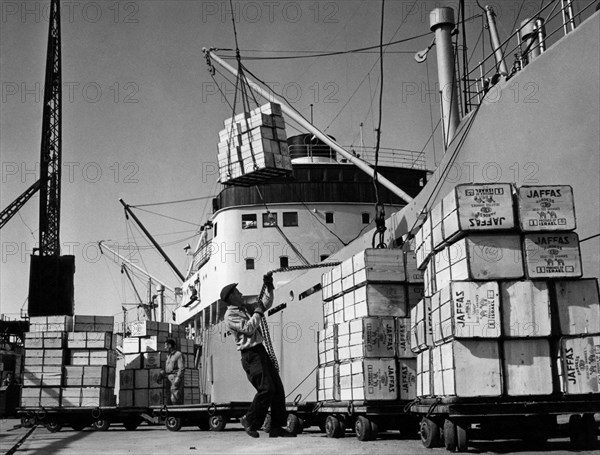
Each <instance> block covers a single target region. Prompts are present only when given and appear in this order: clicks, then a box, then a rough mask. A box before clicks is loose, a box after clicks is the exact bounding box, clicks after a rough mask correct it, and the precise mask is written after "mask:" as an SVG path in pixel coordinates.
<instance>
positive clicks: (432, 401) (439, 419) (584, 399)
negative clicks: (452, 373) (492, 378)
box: [410, 394, 600, 452]
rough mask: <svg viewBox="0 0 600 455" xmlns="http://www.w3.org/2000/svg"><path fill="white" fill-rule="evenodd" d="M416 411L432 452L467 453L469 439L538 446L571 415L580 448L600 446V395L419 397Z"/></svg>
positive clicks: (575, 442)
mask: <svg viewBox="0 0 600 455" xmlns="http://www.w3.org/2000/svg"><path fill="white" fill-rule="evenodd" d="M410 411H411V412H412V413H414V414H417V415H419V416H421V417H422V420H421V423H420V426H419V432H420V435H421V441H422V442H423V445H424V446H425V447H427V448H434V447H446V449H447V450H450V451H458V452H465V451H467V449H468V447H469V440H472V439H476V438H472V436H477V439H479V438H480V439H486V440H490V439H491V440H494V439H506V438H517V439H522V440H523V441H525V442H526V443H530V444H535V445H536V447H538V446H540V445H542V444H544V443H545V442H546V441H547V440H548V439H549V438H550V437H551V436H552V435H553V434H556V432H557V417H558V416H559V415H570V418H569V426H568V436H569V438H570V440H571V444H572V445H573V447H574V448H576V449H595V448H597V447H598V439H597V438H598V424H597V423H596V421H595V419H594V413H597V412H600V396H599V395H597V394H595V395H592V394H590V395H571V396H558V397H557V396H543V397H522V398H518V397H506V398H498V399H490V398H488V399H484V398H481V397H479V398H457V397H443V398H442V397H438V398H419V399H417V400H415V402H414V403H413V404H411V406H410Z"/></svg>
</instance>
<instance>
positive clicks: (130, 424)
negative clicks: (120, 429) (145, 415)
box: [123, 417, 142, 431]
mask: <svg viewBox="0 0 600 455" xmlns="http://www.w3.org/2000/svg"><path fill="white" fill-rule="evenodd" d="M140 423H142V420H141V419H140V418H139V417H128V418H126V419H124V420H123V426H124V427H125V429H126V430H127V431H135V430H137V427H139V426H140Z"/></svg>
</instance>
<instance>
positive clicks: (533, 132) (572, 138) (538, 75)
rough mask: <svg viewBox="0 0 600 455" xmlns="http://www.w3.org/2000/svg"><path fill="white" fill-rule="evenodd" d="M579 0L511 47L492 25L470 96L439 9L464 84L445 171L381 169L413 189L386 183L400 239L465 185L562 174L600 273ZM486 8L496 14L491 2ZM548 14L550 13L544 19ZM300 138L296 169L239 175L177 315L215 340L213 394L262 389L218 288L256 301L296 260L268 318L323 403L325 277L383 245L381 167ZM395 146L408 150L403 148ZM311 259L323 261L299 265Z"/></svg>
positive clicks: (541, 181)
mask: <svg viewBox="0 0 600 455" xmlns="http://www.w3.org/2000/svg"><path fill="white" fill-rule="evenodd" d="M550 3H553V2H550ZM577 6H578V7H579V11H578V13H577V14H576V15H573V13H572V5H571V2H566V3H565V2H563V3H562V5H561V2H558V7H557V9H556V13H555V12H554V10H552V7H551V5H550V4H548V5H546V6H543V8H542V10H541V11H540V14H539V17H533V18H529V19H528V20H525V21H523V23H522V25H521V27H520V28H519V29H518V31H517V32H516V33H515V34H514V35H512V36H511V37H509V38H507V40H506V41H505V42H503V43H502V46H500V42H499V41H498V37H497V36H495V39H496V41H494V36H492V42H493V43H495V44H496V49H495V52H493V53H491V54H490V55H488V56H487V57H486V59H485V61H484V62H483V63H482V64H481V65H480V66H478V67H477V68H475V69H473V70H472V71H469V72H468V73H467V74H466V76H463V77H462V79H461V83H462V82H466V84H465V87H466V88H465V90H464V91H462V95H460V96H459V94H460V93H461V90H459V89H458V84H457V83H456V80H457V79H456V76H455V75H454V74H455V73H454V70H453V69H452V68H453V63H452V62H453V61H454V59H455V57H454V56H453V54H452V52H451V50H450V51H449V50H448V49H447V48H444V47H443V46H442V45H441V43H442V40H443V35H444V34H446V35H447V36H450V35H449V34H450V33H451V32H452V30H453V29H454V26H455V21H454V19H453V18H452V17H451V16H452V13H451V12H449V10H448V9H446V8H442V9H441V10H439V11H438V12H437V13H435V14H438V16H437V17H433V16H432V19H431V24H430V25H431V30H432V31H435V32H436V40H438V43H437V54H438V55H437V57H438V68H439V73H440V74H439V77H440V80H439V83H440V86H441V87H450V88H451V87H454V88H455V89H447V90H449V92H447V94H448V96H443V97H442V98H443V99H444V100H445V101H443V104H442V112H443V113H444V115H443V116H442V123H443V136H444V142H445V144H446V149H445V153H444V156H443V158H442V159H441V162H440V163H439V165H438V167H437V168H436V169H435V170H433V172H428V171H427V170H426V169H425V168H424V165H421V164H420V163H419V165H418V166H414V165H411V166H387V165H383V166H382V165H381V164H382V163H381V162H380V163H379V167H378V169H379V171H380V172H381V174H382V175H384V176H386V177H387V178H388V179H389V180H391V181H392V182H395V183H396V184H397V185H398V186H399V187H401V188H402V189H403V190H405V191H406V193H408V195H409V196H410V198H406V199H407V200H403V199H402V198H401V197H399V196H397V195H395V194H392V192H390V191H388V190H387V189H384V190H383V193H382V195H381V197H382V199H381V201H382V202H384V203H385V205H386V210H387V215H388V217H387V218H386V220H385V227H386V228H387V229H386V231H385V241H384V243H385V244H386V246H387V247H388V248H402V247H404V248H406V247H407V246H408V245H410V243H411V242H413V241H414V236H415V233H416V232H417V231H418V230H419V228H420V227H421V225H422V224H423V221H424V220H425V218H426V214H427V212H429V211H430V210H431V209H432V208H433V207H434V206H436V205H437V204H438V203H439V202H440V201H441V200H442V198H443V197H444V196H445V195H446V194H448V193H449V192H450V191H451V190H453V188H454V187H455V186H456V185H458V184H462V183H474V182H475V183H477V182H484V183H496V182H504V183H511V184H513V185H514V186H515V187H520V186H523V185H551V184H557V183H559V184H561V185H569V186H571V187H572V189H573V194H574V199H575V205H576V206H577V207H579V209H578V211H577V230H578V233H579V239H580V241H581V242H582V243H581V254H582V264H583V270H584V271H585V276H586V277H592V278H597V277H598V276H599V272H600V270H599V266H598V264H599V263H600V260H599V259H600V245H599V242H598V237H597V234H598V229H599V227H600V221H599V210H598V209H599V203H598V200H600V198H599V196H600V187H599V183H598V168H599V155H598V149H599V144H600V137H599V130H598V128H597V125H598V123H599V112H600V109H599V103H598V97H597V96H589V95H590V94H597V93H598V92H599V87H598V77H597V75H598V64H599V63H598V42H599V39H598V30H599V24H598V22H599V20H600V16H599V14H598V13H597V12H594V2H582V4H581V5H577ZM561 13H562V15H561ZM484 14H487V15H488V17H489V18H491V19H493V17H492V16H493V10H492V9H491V8H486V9H485V11H484ZM543 15H546V17H547V19H550V20H547V21H546V23H545V24H544V21H542V20H537V22H536V19H539V18H541V17H542V16H543ZM561 18H562V20H561ZM584 19H585V20H584ZM491 24H492V25H494V24H493V21H492V22H491ZM535 24H537V25H535ZM550 27H552V29H550ZM558 34H562V35H564V36H560V37H558ZM550 37H552V39H551V38H550ZM516 40H518V41H519V44H518V45H517V46H516V47H515V49H516V51H517V53H518V55H517V57H516V58H515V62H514V64H513V66H512V68H511V69H510V70H509V69H508V68H507V65H506V63H505V60H506V59H507V57H505V56H504V55H503V53H502V51H501V50H500V49H499V48H501V47H503V48H506V47H508V43H509V42H515V41H516ZM550 43H551V45H550ZM449 47H450V48H451V47H452V46H449ZM428 50H429V49H428ZM510 52H513V51H510ZM426 53H427V51H426V52H425V53H424V54H421V55H419V56H418V57H419V58H421V59H422V58H423V57H426ZM509 54H510V53H509V52H506V55H507V56H508V55H509ZM559 69H560V70H559ZM527 84H529V85H528V86H532V87H535V93H536V96H535V100H533V99H523V98H521V99H517V98H515V96H513V95H514V87H525V86H526V85H527ZM532 84H533V85H532ZM459 99H460V100H459ZM459 107H460V109H459ZM288 145H289V151H290V156H291V158H292V160H291V164H292V167H293V172H292V176H291V178H290V177H286V178H273V179H271V180H268V181H264V182H262V183H259V184H257V185H254V186H246V187H244V186H236V185H228V184H225V185H224V186H223V188H222V190H221V192H220V193H219V195H218V196H217V197H216V198H215V200H214V201H213V214H212V216H211V217H210V219H209V220H208V221H207V223H206V225H205V228H204V231H203V234H202V237H201V239H200V241H199V242H198V245H197V247H196V248H195V250H194V251H193V252H192V253H193V256H192V260H191V261H190V265H189V268H188V272H187V276H186V281H185V282H184V283H183V297H182V302H181V305H180V306H179V308H177V309H176V310H175V315H176V318H177V322H178V323H180V324H183V325H186V326H187V327H188V333H190V334H192V336H194V337H195V339H196V341H197V343H198V344H199V345H200V346H201V350H202V355H201V362H200V368H201V396H202V397H203V400H205V401H206V402H209V403H210V402H228V401H236V400H242V401H243V400H247V399H248V398H249V397H251V396H252V394H253V391H252V389H251V387H250V385H249V384H248V383H247V382H246V381H245V380H244V377H243V375H241V374H240V366H239V354H238V353H237V352H236V351H235V346H234V343H233V341H232V339H231V338H230V337H229V335H228V331H227V328H226V326H225V324H224V323H223V315H224V312H225V306H224V304H223V303H222V302H219V300H218V295H219V291H220V289H221V288H222V287H223V286H224V285H226V284H228V283H231V282H237V283H239V285H238V287H239V289H240V290H241V291H242V292H243V293H244V295H245V296H246V298H247V299H248V300H249V301H252V300H253V299H256V297H257V294H258V292H259V290H260V286H261V277H262V275H263V274H264V273H266V272H268V271H272V270H274V269H280V268H283V269H285V270H286V271H284V272H281V273H276V274H275V285H276V286H275V287H276V291H275V302H274V310H273V311H271V312H270V315H269V316H268V323H269V326H270V327H271V332H272V333H271V336H272V338H273V345H274V349H275V352H276V355H277V357H278V359H279V363H280V369H281V375H282V378H283V381H284V385H285V387H286V390H287V391H290V397H289V398H290V400H293V399H294V398H295V399H296V400H297V401H307V402H316V401H317V394H316V390H315V389H316V387H315V384H316V375H317V372H316V369H317V368H316V367H317V364H318V360H317V333H318V332H319V331H320V330H321V329H323V327H324V326H323V296H322V292H321V278H322V275H323V273H325V272H327V271H328V270H330V269H331V266H329V268H328V266H327V263H328V262H333V261H343V260H345V259H347V258H349V257H351V256H353V255H354V254H356V253H359V252H361V251H363V250H365V249H366V248H370V247H372V246H373V238H374V236H375V234H376V231H375V227H374V225H373V224H372V223H373V215H372V208H373V204H374V203H375V200H374V196H373V192H372V182H371V178H370V177H369V176H367V175H364V174H363V173H362V171H360V170H358V169H356V168H354V167H353V166H352V164H351V163H349V162H348V160H347V159H346V158H345V157H344V156H342V155H340V154H339V153H336V150H334V149H332V147H331V143H330V142H329V141H327V138H325V137H323V136H318V135H315V134H314V133H307V134H302V135H298V136H294V137H291V138H289V139H288ZM391 158H392V159H396V160H397V158H398V155H395V154H394V155H393V156H392V157H391ZM408 158H409V160H408V161H409V162H410V161H412V162H413V163H414V160H411V159H410V157H408ZM366 161H367V162H369V160H368V159H367V160H366ZM371 164H372V160H371ZM279 227H280V229H279ZM307 264H308V265H311V266H313V267H312V268H309V267H303V268H294V267H290V266H297V265H307Z"/></svg>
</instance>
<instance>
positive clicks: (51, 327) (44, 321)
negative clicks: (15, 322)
mask: <svg viewBox="0 0 600 455" xmlns="http://www.w3.org/2000/svg"><path fill="white" fill-rule="evenodd" d="M72 330H73V316H31V317H30V318H29V331H30V332H70V331H72Z"/></svg>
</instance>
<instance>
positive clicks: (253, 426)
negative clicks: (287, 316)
mask: <svg viewBox="0 0 600 455" xmlns="http://www.w3.org/2000/svg"><path fill="white" fill-rule="evenodd" d="M263 280H264V284H265V287H266V291H265V294H264V297H263V299H262V302H257V303H256V305H255V306H248V305H245V304H244V298H243V295H242V293H241V292H240V291H239V290H238V289H237V283H232V284H228V285H227V286H225V287H224V288H223V289H222V290H221V300H223V301H224V302H226V303H227V305H228V306H227V311H226V312H225V321H226V323H227V326H228V328H229V330H230V331H231V332H232V333H233V335H234V337H235V343H236V345H237V349H238V351H240V352H241V356H242V367H243V368H244V371H245V372H246V376H247V377H248V380H249V381H250V382H251V383H252V385H253V386H254V388H255V389H256V395H255V396H254V400H253V401H252V404H251V405H250V408H249V409H248V412H247V413H246V415H245V416H244V417H242V419H241V422H242V425H243V427H244V430H246V433H248V434H249V435H250V436H252V437H253V438H258V437H259V434H258V429H259V428H260V427H261V426H262V424H263V422H264V421H265V417H266V415H267V412H268V410H269V406H270V407H271V429H270V432H269V437H271V438H276V437H294V436H296V435H295V434H294V433H291V432H289V431H287V430H285V429H283V428H282V427H284V426H285V425H286V423H287V412H286V409H285V391H284V389H283V384H282V383H281V378H280V377H279V372H278V371H277V369H276V367H275V365H273V362H272V361H271V359H270V358H269V355H268V353H267V351H266V349H265V347H264V346H263V334H262V333H261V330H260V321H261V317H262V315H263V314H264V312H265V311H266V310H267V309H269V308H270V307H271V305H272V304H273V276H272V275H271V274H267V275H265V276H264V278H263Z"/></svg>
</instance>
